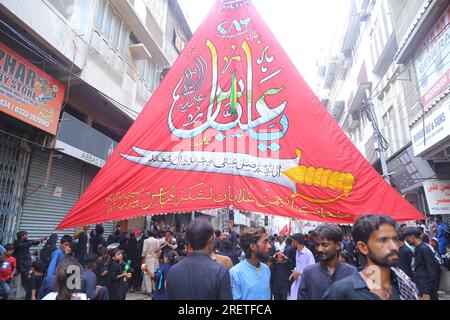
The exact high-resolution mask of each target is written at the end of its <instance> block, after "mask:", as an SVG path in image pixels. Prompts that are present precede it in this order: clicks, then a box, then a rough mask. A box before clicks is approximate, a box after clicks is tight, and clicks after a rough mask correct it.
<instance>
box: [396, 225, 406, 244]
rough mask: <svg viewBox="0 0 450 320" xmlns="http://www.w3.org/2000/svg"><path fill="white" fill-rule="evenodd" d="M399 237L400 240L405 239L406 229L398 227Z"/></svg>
mask: <svg viewBox="0 0 450 320" xmlns="http://www.w3.org/2000/svg"><path fill="white" fill-rule="evenodd" d="M397 237H398V240H400V241H402V242H403V241H405V238H406V237H405V230H403V229H402V228H398V229H397Z"/></svg>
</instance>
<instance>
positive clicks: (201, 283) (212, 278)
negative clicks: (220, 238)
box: [166, 218, 233, 300]
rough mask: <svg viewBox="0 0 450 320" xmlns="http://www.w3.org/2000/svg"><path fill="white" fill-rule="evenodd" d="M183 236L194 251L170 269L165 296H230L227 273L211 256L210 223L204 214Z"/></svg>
mask: <svg viewBox="0 0 450 320" xmlns="http://www.w3.org/2000/svg"><path fill="white" fill-rule="evenodd" d="M186 236H187V241H188V244H189V246H190V247H191V248H192V250H193V252H192V253H191V254H189V255H188V256H186V257H185V258H184V259H183V260H181V261H180V262H178V263H177V264H176V265H174V266H173V267H172V268H171V269H170V270H169V272H168V274H167V278H166V298H167V300H232V298H233V296H232V292H231V278H230V273H229V272H228V270H227V269H225V268H224V267H223V266H222V265H220V264H218V263H217V262H215V261H214V260H212V259H211V253H212V252H213V249H214V228H213V226H212V225H211V223H210V222H209V221H208V220H206V219H204V218H197V219H195V220H193V221H192V222H191V223H190V225H189V227H188V231H187V235H186Z"/></svg>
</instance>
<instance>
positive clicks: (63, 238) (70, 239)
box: [61, 234, 73, 244]
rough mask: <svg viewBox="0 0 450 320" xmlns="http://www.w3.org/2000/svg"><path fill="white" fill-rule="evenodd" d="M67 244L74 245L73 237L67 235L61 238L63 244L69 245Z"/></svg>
mask: <svg viewBox="0 0 450 320" xmlns="http://www.w3.org/2000/svg"><path fill="white" fill-rule="evenodd" d="M67 242H69V243H70V244H72V243H73V238H72V236H71V235H68V234H66V235H64V236H62V237H61V244H64V243H67Z"/></svg>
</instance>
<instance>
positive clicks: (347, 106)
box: [317, 0, 450, 218]
mask: <svg viewBox="0 0 450 320" xmlns="http://www.w3.org/2000/svg"><path fill="white" fill-rule="evenodd" d="M448 4H449V1H431V0H430V1H429V0H427V1H423V0H417V1H414V0H413V1H406V0H381V1H372V0H354V1H351V2H350V6H349V10H348V17H347V21H348V23H346V25H345V28H344V30H341V31H338V33H337V36H336V37H335V39H336V41H335V42H334V43H333V44H332V46H331V48H329V49H328V51H326V53H325V57H326V58H325V59H324V60H323V61H322V62H321V63H319V70H318V71H319V76H320V79H321V80H320V86H319V89H318V93H317V94H318V96H319V98H320V99H321V100H322V102H323V104H324V106H325V107H326V108H327V109H328V110H329V112H330V113H331V114H332V116H333V117H334V119H335V120H336V122H337V123H338V124H339V126H340V127H341V128H342V129H343V130H344V132H345V133H346V134H347V136H348V137H349V138H350V139H351V141H352V142H353V143H354V144H355V146H356V147H357V148H358V150H359V151H360V152H361V154H363V155H364V156H365V158H366V159H367V160H368V161H369V162H370V163H371V164H372V165H373V166H374V168H375V169H376V170H378V171H379V173H380V174H381V175H383V176H384V177H385V179H386V180H387V181H388V182H389V183H390V184H391V185H392V186H393V187H394V188H396V189H397V190H398V191H399V192H400V193H401V194H402V195H403V196H404V197H405V199H407V200H408V201H409V202H411V203H412V204H413V205H414V206H415V207H416V208H417V209H418V210H419V211H420V212H422V213H423V214H425V215H429V214H437V213H438V212H439V213H441V214H448V215H447V216H446V217H447V218H448V217H450V205H449V204H450V197H449V196H448V195H445V194H441V195H440V196H441V198H440V204H439V205H436V203H435V202H436V201H435V200H432V199H434V198H433V197H430V192H429V190H431V189H433V188H430V186H434V185H435V184H438V185H439V186H443V188H445V186H448V185H449V181H448V180H449V178H450V175H449V174H450V154H449V148H448V147H449V141H448V138H449V130H450V125H449V124H448V123H447V122H448V116H446V115H447V112H448V110H449V102H448V101H449V100H448V98H447V94H448V91H449V81H448V79H449V78H448V75H449V73H448V70H449V65H448V64H447V61H448V60H449V58H448V55H447V53H448V51H449V50H450V49H449V48H448V47H447V46H446V43H447V42H448V39H449V36H448V32H449V28H448V14H449V11H448V10H449V9H448V8H449V7H448ZM446 119H447V120H446ZM370 120H372V121H370ZM446 121H447V122H446ZM377 132H378V133H379V137H380V139H378V138H377V134H376V133H377ZM436 132H437V133H436ZM380 151H381V152H380ZM380 155H381V156H382V158H380ZM383 158H384V159H385V163H386V165H385V166H384V165H383V164H384V161H382V160H383ZM383 167H384V168H383ZM433 208H435V209H433ZM437 208H439V209H438V210H437Z"/></svg>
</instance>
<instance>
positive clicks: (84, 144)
mask: <svg viewBox="0 0 450 320" xmlns="http://www.w3.org/2000/svg"><path fill="white" fill-rule="evenodd" d="M116 146H117V142H116V141H114V140H113V139H111V138H109V137H107V136H105V135H104V134H103V133H101V132H98V131H97V130H95V129H94V128H92V127H90V126H88V125H87V124H85V123H84V122H82V121H80V120H78V119H77V118H75V117H73V116H71V115H70V114H68V113H66V112H64V113H63V116H62V119H61V126H60V128H59V131H58V135H57V136H56V145H55V149H58V151H60V152H62V153H65V154H68V155H70V156H72V157H75V158H77V159H80V160H82V161H84V162H87V163H89V164H92V165H94V166H97V167H100V168H101V167H103V165H104V164H105V162H106V160H107V159H108V157H109V156H110V155H111V154H112V152H113V151H114V149H115V148H116Z"/></svg>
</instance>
